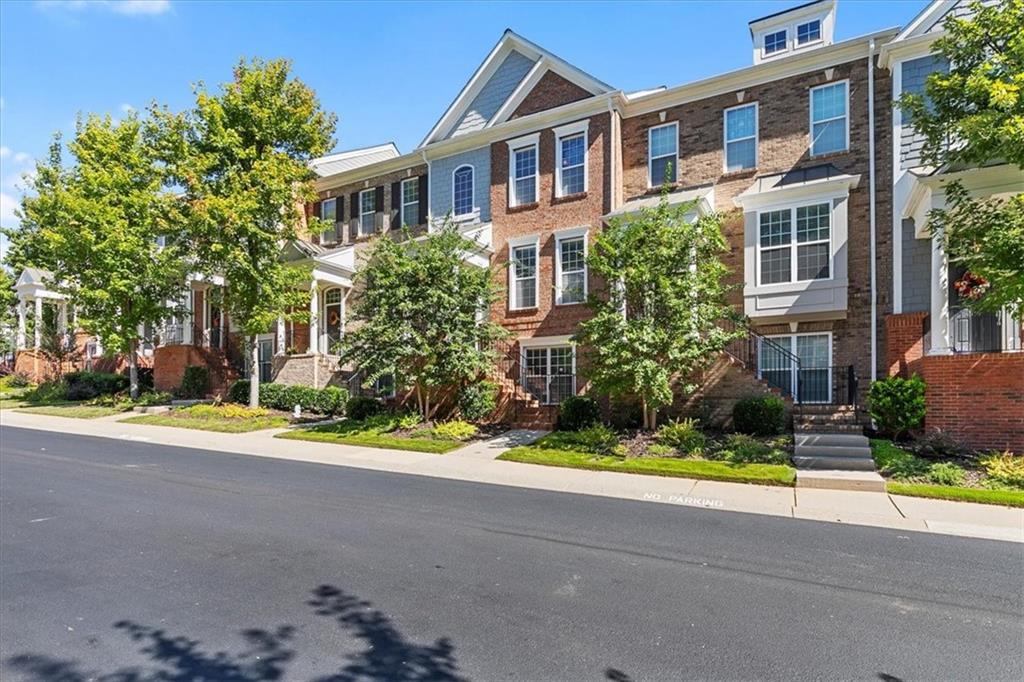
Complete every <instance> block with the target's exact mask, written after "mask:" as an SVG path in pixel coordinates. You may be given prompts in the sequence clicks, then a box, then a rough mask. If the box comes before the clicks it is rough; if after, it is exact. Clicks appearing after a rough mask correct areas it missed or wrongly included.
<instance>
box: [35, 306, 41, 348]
mask: <svg viewBox="0 0 1024 682" xmlns="http://www.w3.org/2000/svg"><path fill="white" fill-rule="evenodd" d="M35 322H36V324H35V332H36V333H35V345H34V347H35V349H36V350H39V346H40V345H41V344H42V340H43V299H41V298H38V297H36V309H35Z"/></svg>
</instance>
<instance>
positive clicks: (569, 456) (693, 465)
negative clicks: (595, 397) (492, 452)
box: [498, 440, 796, 486]
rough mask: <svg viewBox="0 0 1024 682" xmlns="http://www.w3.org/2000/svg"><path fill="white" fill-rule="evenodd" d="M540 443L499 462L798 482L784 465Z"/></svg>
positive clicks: (766, 482)
mask: <svg viewBox="0 0 1024 682" xmlns="http://www.w3.org/2000/svg"><path fill="white" fill-rule="evenodd" d="M539 443H540V445H538V444H534V445H524V446H521V447H518V448H512V449H511V450H509V451H508V452H506V453H505V454H503V455H501V456H500V457H498V459H501V460H505V461H506V462H523V463H525V464H542V465H545V466H557V467H568V468H571V469H588V470H591V471H620V472H623V473H629V474H649V475H652V476H676V477H680V478H701V479H707V480H711V481H729V482H736V483H758V484H761V485H781V486H792V485H793V481H794V480H796V470H795V469H793V467H790V466H785V465H781V464H732V463H730V462H712V461H709V460H700V459H681V458H676V457H642V458H636V459H623V458H621V457H608V456H601V455H595V454H591V453H588V452H579V451H577V450H563V449H554V448H545V447H543V440H542V441H539Z"/></svg>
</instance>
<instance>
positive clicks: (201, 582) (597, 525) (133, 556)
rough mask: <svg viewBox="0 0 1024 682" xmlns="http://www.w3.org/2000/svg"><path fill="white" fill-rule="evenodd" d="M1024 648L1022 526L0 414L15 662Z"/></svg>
mask: <svg viewBox="0 0 1024 682" xmlns="http://www.w3.org/2000/svg"><path fill="white" fill-rule="evenodd" d="M295 447H296V448H301V447H302V443H300V442H296V443H295ZM439 456H443V455H439ZM1022 652H1024V545H1021V544H1018V543H1007V542H995V541H987V540H973V539H966V538H959V537H952V536H942V535H935V534H925V533H912V532H906V531H895V530H888V529H874V528H867V527H858V526H848V525H840V524H831V523H819V522H812V521H796V520H792V519H782V518H774V517H769V516H757V515H751V514H740V513H733V512H727V511H721V510H715V509H700V508H692V507H674V506H669V505H663V504H649V503H644V502H632V501H627V500H616V499H609V498H601V497H589V496H584V495H571V494H563V493H553V492H546V491H539V490H529V489H522V488H511V487H502V486H493V485H483V484H474V483H466V482H459V481H451V480H442V479H432V478H426V477H418V476H408V475H400V474H391V473H382V472H374V471H369V470H360V469H352V468H346V467H332V466H325V465H319V464H308V463H301V462H290V461H282V460H273V459H267V458H257V457H247V456H244V455H237V454H221V453H216V452H209V451H199V450H188V449H182V448H173V447H166V446H157V445H152V444H147V443H144V442H137V441H130V440H113V439H101V438H91V437H83V436H77V435H75V434H70V433H69V434H57V433H49V432H43V431H32V430H26V429H12V428H6V427H4V428H0V676H2V678H3V680H4V682H14V681H17V680H59V681H60V682H79V681H83V682H84V681H85V680H92V679H98V680H105V681H107V682H112V681H119V682H128V681H136V682H137V681H142V680H196V679H203V680H238V681H242V680H277V679H280V680H338V681H340V680H371V679H395V680H429V679H437V680H453V679H474V680H475V679H480V680H487V679H516V680H547V679H558V680H601V679H611V680H647V679H653V680H670V679H671V680H677V679H709V678H713V679H750V678H777V679H794V678H799V679H851V678H854V679H875V680H893V679H907V680H919V679H929V680H932V679H965V680H966V679H971V680H979V679H981V680H1003V679H1006V680H1018V679H1024V653H1022Z"/></svg>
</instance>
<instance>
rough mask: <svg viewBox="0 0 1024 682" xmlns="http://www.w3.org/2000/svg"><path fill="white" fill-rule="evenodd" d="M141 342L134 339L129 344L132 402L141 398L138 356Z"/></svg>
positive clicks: (130, 393)
mask: <svg viewBox="0 0 1024 682" xmlns="http://www.w3.org/2000/svg"><path fill="white" fill-rule="evenodd" d="M138 347H139V342H138V340H136V339H132V341H131V343H129V344H128V395H129V396H131V399H132V400H136V399H138V397H139V357H138V354H137V351H138Z"/></svg>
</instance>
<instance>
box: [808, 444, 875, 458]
mask: <svg viewBox="0 0 1024 682" xmlns="http://www.w3.org/2000/svg"><path fill="white" fill-rule="evenodd" d="M794 454H796V455H800V456H802V457H863V458H865V459H871V448H869V447H866V446H863V445H797V446H796V447H795V448H794Z"/></svg>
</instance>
